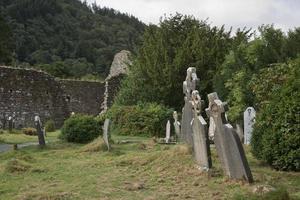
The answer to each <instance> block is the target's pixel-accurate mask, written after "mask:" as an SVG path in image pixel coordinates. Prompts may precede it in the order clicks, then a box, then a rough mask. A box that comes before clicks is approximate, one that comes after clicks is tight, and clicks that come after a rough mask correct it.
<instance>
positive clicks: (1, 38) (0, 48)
mask: <svg viewBox="0 0 300 200" xmlns="http://www.w3.org/2000/svg"><path fill="white" fill-rule="evenodd" d="M11 35H12V33H11V30H10V27H9V26H8V25H7V24H6V22H5V21H4V19H3V18H2V17H1V16H0V64H4V65H9V64H11V62H12V60H13V49H14V46H13V40H12V37H11Z"/></svg>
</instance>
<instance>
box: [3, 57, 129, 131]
mask: <svg viewBox="0 0 300 200" xmlns="http://www.w3.org/2000/svg"><path fill="white" fill-rule="evenodd" d="M127 59H129V52H128V51H121V52H120V53H118V54H116V56H115V59H114V61H113V63H112V68H113V69H111V73H110V74H109V75H108V77H107V78H106V80H105V82H96V81H78V80H62V79H57V78H54V77H53V76H51V75H49V74H47V73H45V72H42V71H37V70H33V69H24V68H12V67H6V66H0V127H2V128H8V125H9V124H8V117H9V116H11V117H12V125H13V127H14V128H23V127H33V126H34V117H35V116H36V115H39V117H40V119H41V121H43V122H45V121H47V120H49V119H52V120H54V121H55V124H56V126H57V127H60V126H61V125H62V124H63V122H64V120H65V119H66V118H67V117H69V116H70V114H71V113H72V112H75V113H83V114H89V115H98V114H99V113H100V112H101V111H102V110H104V108H106V109H107V107H109V106H111V105H112V103H113V100H114V97H115V95H116V93H117V91H118V88H119V84H120V81H121V79H122V78H123V77H124V73H126V70H125V66H126V65H127V64H130V61H129V60H127ZM104 101H105V107H103V106H101V105H103V104H104Z"/></svg>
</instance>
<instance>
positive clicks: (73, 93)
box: [59, 80, 105, 115]
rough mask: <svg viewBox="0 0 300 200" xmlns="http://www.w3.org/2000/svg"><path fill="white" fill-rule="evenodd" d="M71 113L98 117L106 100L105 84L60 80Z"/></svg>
mask: <svg viewBox="0 0 300 200" xmlns="http://www.w3.org/2000/svg"><path fill="white" fill-rule="evenodd" d="M59 82H60V85H61V87H62V89H63V91H64V99H65V100H66V102H67V104H68V108H69V110H70V112H75V113H85V114H90V115H97V114H99V112H100V108H101V103H102V101H103V98H104V90H105V88H104V84H105V83H100V82H90V81H74V80H60V81H59Z"/></svg>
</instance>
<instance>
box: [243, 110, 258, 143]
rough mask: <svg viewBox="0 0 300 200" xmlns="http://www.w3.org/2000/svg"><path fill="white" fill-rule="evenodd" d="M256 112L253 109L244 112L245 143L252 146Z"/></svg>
mask: <svg viewBox="0 0 300 200" xmlns="http://www.w3.org/2000/svg"><path fill="white" fill-rule="evenodd" d="M255 115H256V112H255V110H254V108H253V107H248V108H247V109H246V110H245V112H244V135H245V136H244V143H245V144H250V140H251V136H252V131H253V125H254V123H255Z"/></svg>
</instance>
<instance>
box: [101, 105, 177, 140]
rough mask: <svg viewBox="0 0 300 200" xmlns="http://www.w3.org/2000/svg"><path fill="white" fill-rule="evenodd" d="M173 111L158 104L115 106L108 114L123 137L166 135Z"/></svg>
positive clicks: (114, 127)
mask: <svg viewBox="0 0 300 200" xmlns="http://www.w3.org/2000/svg"><path fill="white" fill-rule="evenodd" d="M172 112H173V111H172V110H171V109H169V108H166V107H164V106H162V105H159V104H156V103H147V104H138V105H134V106H120V105H114V106H113V107H112V108H111V109H110V110H109V111H108V113H107V114H106V115H107V117H108V118H110V119H111V120H112V122H113V126H112V128H113V129H117V130H118V132H119V133H120V134H121V135H135V136H138V135H146V136H162V135H164V132H165V131H164V130H165V126H166V123H167V120H168V119H170V118H171V117H172Z"/></svg>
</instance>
